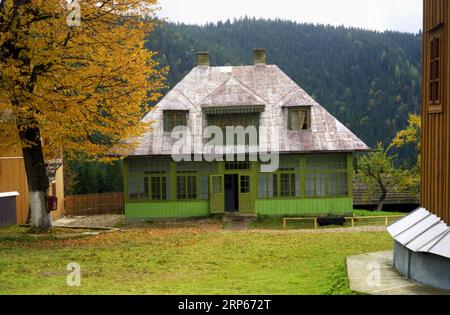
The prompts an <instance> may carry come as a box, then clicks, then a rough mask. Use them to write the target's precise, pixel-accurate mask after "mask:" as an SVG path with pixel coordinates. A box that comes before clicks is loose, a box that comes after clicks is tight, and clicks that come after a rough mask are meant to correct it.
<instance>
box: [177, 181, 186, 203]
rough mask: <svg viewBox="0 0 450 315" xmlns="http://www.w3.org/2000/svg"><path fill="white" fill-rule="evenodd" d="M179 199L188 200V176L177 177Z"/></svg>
mask: <svg viewBox="0 0 450 315" xmlns="http://www.w3.org/2000/svg"><path fill="white" fill-rule="evenodd" d="M177 199H186V176H177Z"/></svg>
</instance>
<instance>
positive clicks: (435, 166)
mask: <svg viewBox="0 0 450 315" xmlns="http://www.w3.org/2000/svg"><path fill="white" fill-rule="evenodd" d="M449 9H450V8H449V5H448V1H445V0H425V1H424V30H425V31H424V34H423V36H424V43H423V58H424V59H423V84H422V152H421V160H422V161H421V164H422V169H421V175H422V183H421V186H422V188H421V199H422V200H421V201H422V205H423V206H424V207H425V208H427V209H428V210H430V211H432V212H433V213H435V214H436V215H438V216H440V217H441V218H443V219H444V220H445V221H446V222H447V223H450V161H449V158H450V128H449V125H450V117H449V114H448V100H449V93H448V91H449V89H450V85H449V74H450V65H449V61H448V60H449V57H450V56H449V51H450V44H449V30H448V22H449V20H448V19H449ZM441 28H442V58H441V60H442V62H443V67H442V74H441V80H442V99H441V106H440V108H439V109H438V110H436V109H433V110H430V107H429V104H428V100H429V94H430V86H429V71H430V69H429V58H430V56H429V54H430V33H432V32H434V31H436V30H439V29H441Z"/></svg>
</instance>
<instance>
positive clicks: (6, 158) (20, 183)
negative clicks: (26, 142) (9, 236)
mask: <svg viewBox="0 0 450 315" xmlns="http://www.w3.org/2000/svg"><path fill="white" fill-rule="evenodd" d="M47 172H48V175H49V180H50V186H49V192H48V194H49V195H50V196H55V197H57V198H58V206H57V210H56V211H53V212H52V219H57V218H59V217H61V216H62V215H63V214H64V178H63V165H62V160H54V161H51V162H48V163H47ZM11 191H17V192H18V193H19V196H17V200H16V206H17V223H18V224H25V223H27V219H28V214H29V209H30V201H29V196H28V184H27V176H26V173H25V164H24V161H23V158H22V153H21V150H20V147H19V146H13V147H11V148H10V149H9V150H7V151H6V152H2V154H1V155H0V193H1V192H11Z"/></svg>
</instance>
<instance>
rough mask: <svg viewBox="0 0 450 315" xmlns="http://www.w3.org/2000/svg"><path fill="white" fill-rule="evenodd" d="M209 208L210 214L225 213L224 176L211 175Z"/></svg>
mask: <svg viewBox="0 0 450 315" xmlns="http://www.w3.org/2000/svg"><path fill="white" fill-rule="evenodd" d="M209 191H210V194H209V195H210V198H209V208H210V213H211V214H220V213H224V212H225V198H224V195H225V193H224V176H223V175H211V177H210V180H209Z"/></svg>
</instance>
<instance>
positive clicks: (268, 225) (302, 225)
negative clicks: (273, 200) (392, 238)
mask: <svg viewBox="0 0 450 315" xmlns="http://www.w3.org/2000/svg"><path fill="white" fill-rule="evenodd" d="M353 215H354V216H356V217H369V216H370V217H372V216H374V217H380V218H374V219H372V218H367V219H358V220H355V226H384V225H385V219H384V217H386V216H404V215H405V213H400V212H385V211H369V210H354V211H353ZM395 220H398V218H397V219H390V220H389V223H393V222H395ZM350 226H351V221H350V220H347V221H346V223H345V226H344V227H350ZM250 227H251V228H252V229H262V230H281V229H283V218H282V217H267V216H261V217H258V218H257V219H256V221H255V222H252V223H251V224H250ZM339 227H340V226H339ZM330 228H336V226H326V227H319V229H330ZM288 229H291V230H297V229H314V220H313V219H311V220H302V221H294V220H289V221H288Z"/></svg>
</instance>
